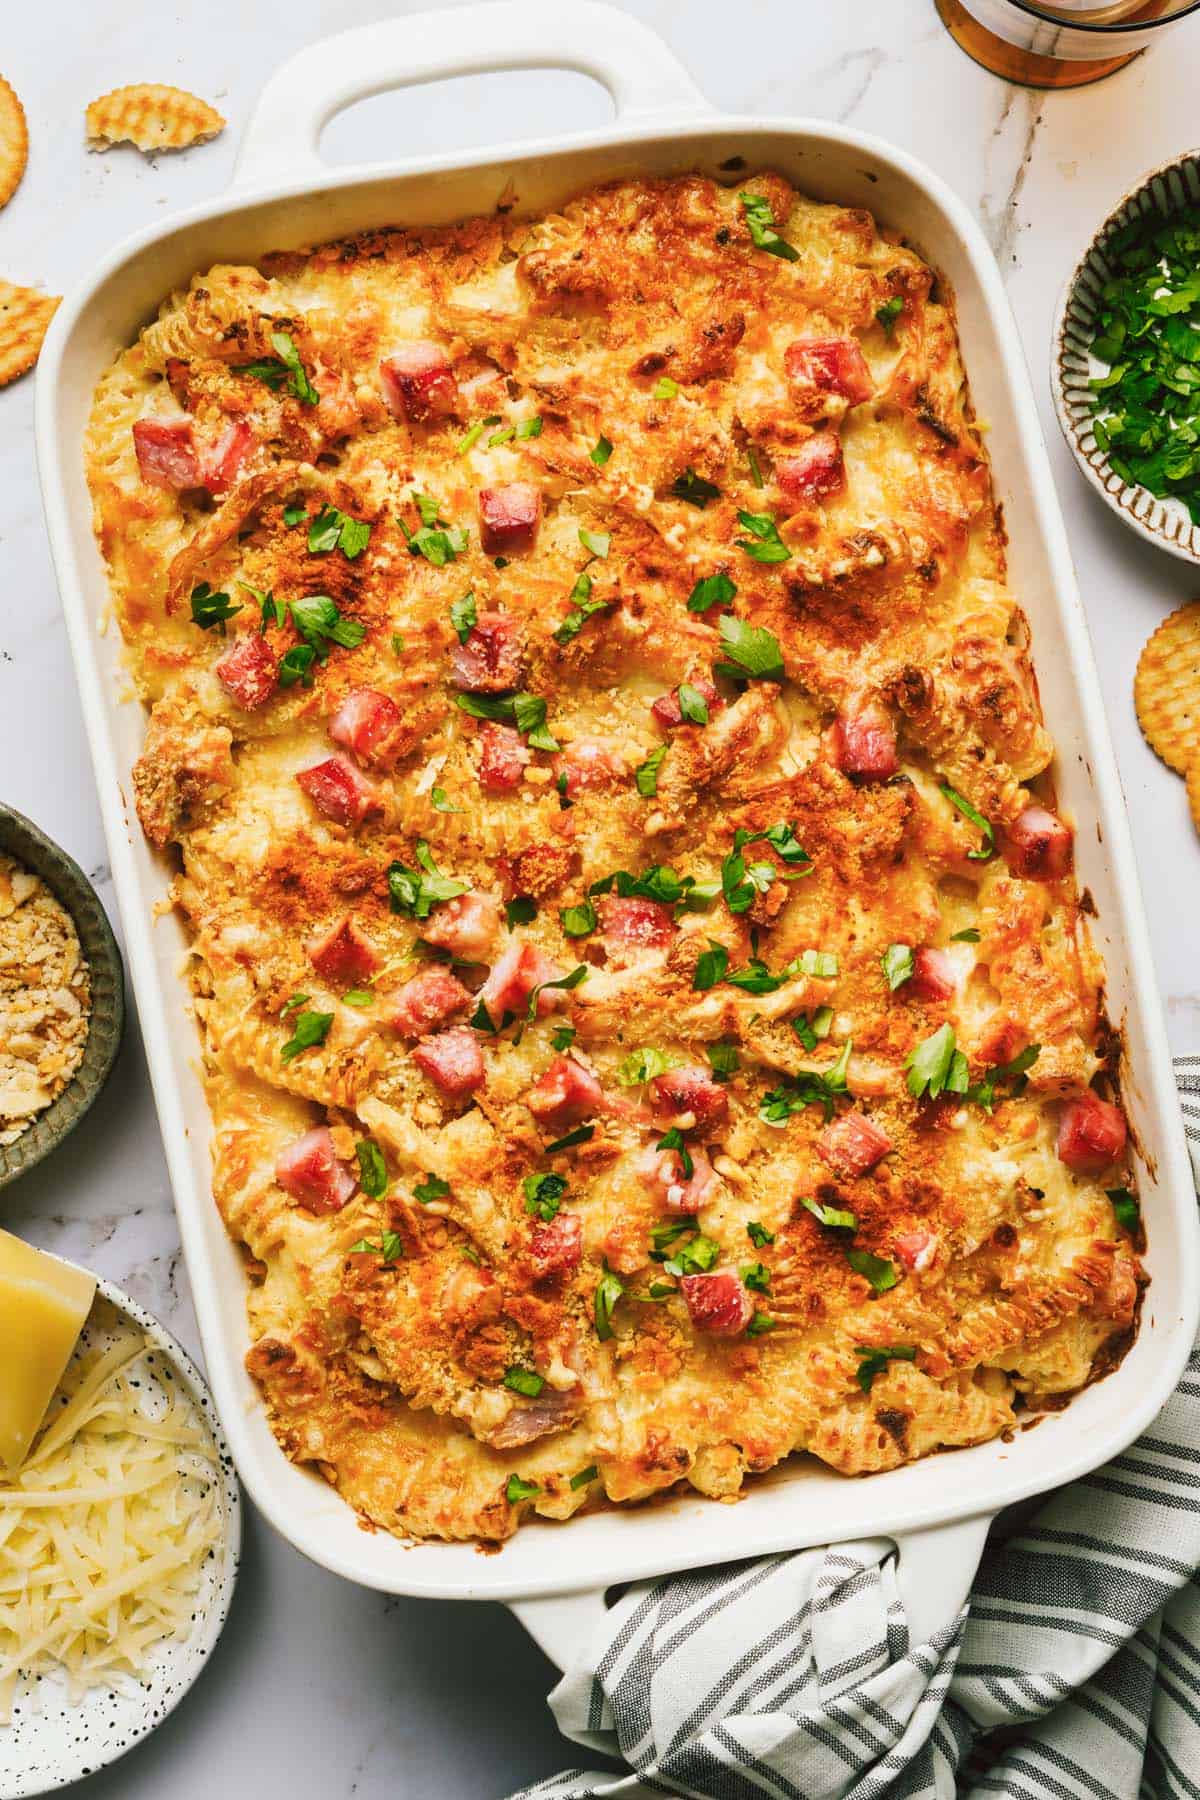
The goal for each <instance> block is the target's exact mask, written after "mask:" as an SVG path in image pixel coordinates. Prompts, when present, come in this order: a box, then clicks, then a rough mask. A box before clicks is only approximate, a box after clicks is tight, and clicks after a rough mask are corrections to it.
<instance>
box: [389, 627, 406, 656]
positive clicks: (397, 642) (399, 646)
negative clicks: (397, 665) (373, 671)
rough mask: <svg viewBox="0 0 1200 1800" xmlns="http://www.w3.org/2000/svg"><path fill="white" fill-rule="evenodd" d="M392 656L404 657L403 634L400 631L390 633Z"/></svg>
mask: <svg viewBox="0 0 1200 1800" xmlns="http://www.w3.org/2000/svg"><path fill="white" fill-rule="evenodd" d="M392 655H393V656H403V655H404V633H403V632H402V631H393V633H392Z"/></svg>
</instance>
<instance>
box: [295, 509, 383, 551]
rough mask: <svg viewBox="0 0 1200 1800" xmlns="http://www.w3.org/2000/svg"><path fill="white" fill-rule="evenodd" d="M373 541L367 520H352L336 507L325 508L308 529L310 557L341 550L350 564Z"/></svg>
mask: <svg viewBox="0 0 1200 1800" xmlns="http://www.w3.org/2000/svg"><path fill="white" fill-rule="evenodd" d="M370 541H371V527H370V525H368V523H367V521H366V520H365V519H352V518H351V517H350V516H349V514H348V513H344V512H341V511H339V509H338V508H337V507H336V506H323V507H322V508H321V510H320V512H319V513H317V514H316V516H315V518H313V519H312V520H311V521H310V523H309V527H308V550H309V555H310V556H325V555H326V554H327V553H328V552H329V551H330V550H340V551H341V553H342V555H343V556H344V557H346V558H348V560H349V561H350V562H353V561H354V559H355V557H356V556H361V555H362V552H363V551H364V550H365V549H366V547H367V545H368V543H369V542H370Z"/></svg>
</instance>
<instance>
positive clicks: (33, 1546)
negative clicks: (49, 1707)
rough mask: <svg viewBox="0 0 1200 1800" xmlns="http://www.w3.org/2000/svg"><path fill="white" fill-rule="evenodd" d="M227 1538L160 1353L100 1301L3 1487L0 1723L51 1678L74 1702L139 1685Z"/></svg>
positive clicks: (206, 1450)
mask: <svg viewBox="0 0 1200 1800" xmlns="http://www.w3.org/2000/svg"><path fill="white" fill-rule="evenodd" d="M222 1533H223V1517H222V1508H221V1494H220V1482H219V1479H218V1468H217V1452H216V1447H215V1445H214V1443H213V1441H212V1438H211V1436H210V1434H209V1433H208V1431H207V1430H206V1428H205V1426H204V1423H203V1420H202V1419H201V1418H200V1416H199V1414H198V1413H197V1410H196V1407H195V1405H194V1403H193V1402H192V1401H191V1399H190V1398H189V1397H188V1396H187V1395H186V1394H185V1393H184V1392H183V1391H182V1389H181V1388H180V1385H179V1382H178V1379H177V1377H176V1376H175V1374H174V1371H173V1370H172V1369H171V1367H170V1365H169V1364H168V1363H167V1362H166V1361H165V1359H164V1358H163V1356H162V1354H161V1352H160V1351H159V1350H158V1349H157V1348H156V1347H155V1346H154V1344H152V1343H151V1341H150V1340H149V1339H148V1338H147V1337H146V1335H145V1333H144V1332H142V1331H139V1330H137V1329H135V1328H131V1326H130V1325H129V1322H128V1321H127V1320H125V1319H123V1318H122V1317H121V1315H120V1314H119V1313H117V1311H116V1309H115V1308H113V1307H112V1306H110V1305H109V1303H108V1302H107V1301H104V1300H98V1301H97V1302H96V1304H95V1306H94V1307H93V1310H92V1314H91V1317H90V1320H89V1323H88V1326H87V1327H86V1328H85V1331H84V1333H83V1336H82V1338H81V1340H80V1343H79V1346H78V1347H77V1349H76V1352H75V1355H74V1356H73V1357H72V1360H71V1362H70V1364H69V1365H68V1368H67V1371H66V1374H65V1375H64V1376H63V1379H62V1382H61V1383H60V1385H59V1388H58V1391H57V1393H56V1394H55V1396H54V1399H53V1401H52V1402H51V1405H50V1409H49V1411H48V1413H47V1422H46V1424H45V1425H44V1426H43V1428H42V1432H41V1435H40V1436H39V1438H38V1439H37V1440H36V1441H35V1443H34V1445H33V1447H32V1449H31V1450H30V1453H29V1455H28V1456H27V1457H26V1459H25V1461H24V1463H23V1464H22V1465H21V1467H20V1468H19V1469H18V1470H17V1471H16V1473H15V1474H14V1475H13V1476H12V1477H11V1478H10V1479H9V1480H7V1481H2V1482H0V1723H7V1722H8V1721H9V1719H10V1718H11V1716H12V1707H13V1703H14V1701H15V1700H16V1699H17V1698H18V1697H19V1696H20V1695H21V1694H23V1693H26V1692H30V1691H32V1689H33V1687H34V1685H35V1684H36V1683H37V1681H38V1680H39V1679H40V1678H41V1677H42V1676H43V1675H46V1674H48V1673H51V1672H54V1671H59V1672H61V1673H63V1674H65V1677H66V1683H67V1689H68V1694H69V1697H70V1698H71V1700H72V1701H75V1700H78V1699H79V1698H80V1697H81V1696H82V1695H83V1694H84V1693H85V1692H86V1691H87V1690H89V1689H91V1688H95V1687H108V1688H112V1687H115V1686H119V1685H120V1684H121V1683H122V1681H123V1680H124V1678H126V1677H132V1678H134V1679H137V1678H139V1677H144V1676H145V1674H146V1671H147V1667H148V1664H149V1662H150V1660H151V1657H152V1655H153V1653H154V1652H155V1650H156V1649H159V1648H161V1647H162V1646H164V1645H165V1644H166V1643H167V1642H170V1641H176V1642H179V1641H182V1640H183V1639H185V1638H186V1637H187V1636H188V1635H189V1633H190V1631H191V1629H192V1626H193V1623H194V1621H195V1618H196V1616H197V1612H198V1610H199V1608H198V1604H197V1602H198V1597H199V1594H200V1589H201V1586H202V1582H203V1578H204V1565H205V1563H206V1561H207V1559H208V1558H209V1557H210V1556H211V1554H212V1552H213V1549H214V1547H215V1546H216V1545H217V1544H218V1543H219V1542H220V1540H221V1537H222Z"/></svg>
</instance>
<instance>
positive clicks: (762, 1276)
mask: <svg viewBox="0 0 1200 1800" xmlns="http://www.w3.org/2000/svg"><path fill="white" fill-rule="evenodd" d="M738 1274H739V1275H740V1276H741V1278H742V1286H743V1287H748V1288H749V1289H750V1291H751V1293H754V1294H769V1293H770V1292H771V1271H770V1269H768V1268H767V1266H766V1264H765V1263H761V1262H753V1263H743V1264H742V1266H741V1268H740V1269H739V1270H738Z"/></svg>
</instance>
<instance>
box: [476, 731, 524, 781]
mask: <svg viewBox="0 0 1200 1800" xmlns="http://www.w3.org/2000/svg"><path fill="white" fill-rule="evenodd" d="M529 760H530V753H529V750H528V748H527V746H526V744H525V740H524V738H522V736H521V734H520V732H519V731H517V730H515V729H514V727H513V726H511V725H493V724H491V723H490V722H486V723H484V724H483V725H481V726H480V728H479V785H480V787H482V788H483V789H484V791H485V792H486V793H489V794H514V793H516V791H517V789H518V788H519V787H520V785H521V782H522V780H523V779H524V775H525V768H526V765H527V764H528V762H529Z"/></svg>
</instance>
